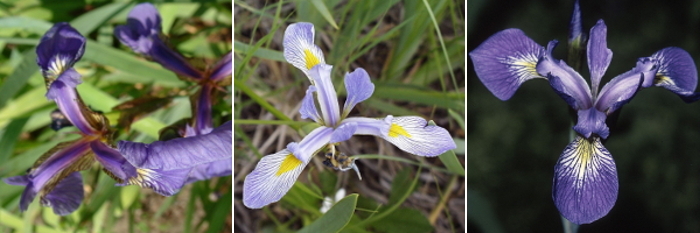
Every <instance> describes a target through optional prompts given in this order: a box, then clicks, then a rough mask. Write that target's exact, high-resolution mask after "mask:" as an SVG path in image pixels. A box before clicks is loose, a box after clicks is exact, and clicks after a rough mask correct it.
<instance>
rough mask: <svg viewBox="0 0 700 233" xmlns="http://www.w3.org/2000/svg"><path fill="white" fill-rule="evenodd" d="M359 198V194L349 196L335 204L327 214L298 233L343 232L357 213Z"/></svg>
mask: <svg viewBox="0 0 700 233" xmlns="http://www.w3.org/2000/svg"><path fill="white" fill-rule="evenodd" d="M358 196H359V195H358V194H350V195H348V196H347V197H345V198H343V199H342V200H340V201H339V202H338V203H335V205H333V207H332V208H331V209H330V210H328V212H326V214H324V215H323V216H321V217H320V218H318V219H317V220H316V221H314V222H313V223H312V224H311V225H308V226H306V227H304V228H302V229H301V230H300V231H298V232H299V233H307V232H338V231H340V230H342V229H343V228H344V227H345V226H346V225H347V224H348V222H350V219H351V218H352V216H353V214H354V213H355V206H356V205H357V197H358Z"/></svg>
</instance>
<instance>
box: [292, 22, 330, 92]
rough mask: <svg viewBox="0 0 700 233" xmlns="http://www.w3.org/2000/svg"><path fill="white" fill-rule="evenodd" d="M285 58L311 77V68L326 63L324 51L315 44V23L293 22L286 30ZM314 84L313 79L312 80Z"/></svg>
mask: <svg viewBox="0 0 700 233" xmlns="http://www.w3.org/2000/svg"><path fill="white" fill-rule="evenodd" d="M283 40H284V42H283V45H284V59H286V60H287V62H289V63H290V64H292V65H294V67H296V68H298V69H300V70H301V71H302V72H304V74H305V75H306V76H307V77H309V78H310V76H309V70H311V68H313V67H314V66H316V65H318V64H326V61H325V59H324V58H323V52H322V51H321V49H320V48H319V47H318V46H316V45H315V44H314V25H313V24H311V23H303V22H302V23H293V24H290V25H289V27H287V29H286V30H285V31H284V39H283ZM311 82H312V84H313V85H315V83H313V81H311Z"/></svg>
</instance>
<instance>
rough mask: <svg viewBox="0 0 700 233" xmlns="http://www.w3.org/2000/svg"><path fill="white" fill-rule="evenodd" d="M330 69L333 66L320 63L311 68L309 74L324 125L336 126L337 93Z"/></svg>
mask: <svg viewBox="0 0 700 233" xmlns="http://www.w3.org/2000/svg"><path fill="white" fill-rule="evenodd" d="M331 69H333V66H331V65H326V64H320V65H317V66H314V68H311V71H309V76H310V77H311V78H312V79H313V80H314V86H316V91H317V95H316V97H317V98H318V104H319V106H320V107H321V114H322V116H323V121H324V122H325V125H326V126H331V127H333V126H336V124H337V123H338V121H340V107H339V105H338V95H337V94H336V92H335V87H334V86H333V80H331Z"/></svg>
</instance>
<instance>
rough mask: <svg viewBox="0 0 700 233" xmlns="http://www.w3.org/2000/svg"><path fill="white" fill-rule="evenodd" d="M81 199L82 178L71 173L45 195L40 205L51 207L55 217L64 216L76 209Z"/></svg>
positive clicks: (77, 173) (77, 174)
mask: <svg viewBox="0 0 700 233" xmlns="http://www.w3.org/2000/svg"><path fill="white" fill-rule="evenodd" d="M83 197H84V192H83V178H82V176H81V175H80V172H73V173H71V174H70V175H68V176H67V177H66V178H64V179H63V180H61V181H60V182H59V183H58V184H57V185H56V187H55V188H54V189H53V190H51V192H49V193H48V194H46V196H44V198H42V199H41V204H42V205H43V206H47V207H51V208H52V209H53V212H54V213H56V214H57V215H60V216H65V215H69V214H70V213H73V211H75V210H77V209H78V207H79V206H80V203H81V202H83Z"/></svg>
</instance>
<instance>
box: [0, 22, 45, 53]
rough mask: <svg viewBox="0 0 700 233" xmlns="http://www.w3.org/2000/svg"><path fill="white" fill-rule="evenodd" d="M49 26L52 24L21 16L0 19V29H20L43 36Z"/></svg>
mask: <svg viewBox="0 0 700 233" xmlns="http://www.w3.org/2000/svg"><path fill="white" fill-rule="evenodd" d="M51 26H52V24H51V23H49V22H46V21H43V20H38V19H33V18H27V17H21V16H18V17H5V18H0V29H9V28H21V29H23V30H27V31H29V32H34V33H40V34H44V33H45V32H46V31H48V30H49V28H51ZM32 51H34V50H32Z"/></svg>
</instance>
